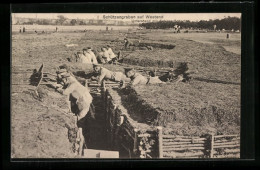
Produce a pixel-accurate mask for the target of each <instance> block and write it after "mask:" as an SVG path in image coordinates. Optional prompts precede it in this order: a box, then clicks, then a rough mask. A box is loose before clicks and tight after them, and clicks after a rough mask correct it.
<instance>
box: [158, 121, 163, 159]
mask: <svg viewBox="0 0 260 170" xmlns="http://www.w3.org/2000/svg"><path fill="white" fill-rule="evenodd" d="M157 138H158V153H159V154H158V156H159V158H163V139H162V127H161V126H158V127H157Z"/></svg>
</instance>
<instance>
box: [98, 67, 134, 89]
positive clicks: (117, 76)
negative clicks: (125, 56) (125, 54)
mask: <svg viewBox="0 0 260 170" xmlns="http://www.w3.org/2000/svg"><path fill="white" fill-rule="evenodd" d="M93 69H94V73H96V74H97V75H98V78H97V82H98V83H99V84H102V82H103V80H104V79H108V80H111V81H115V82H123V81H130V79H129V78H127V77H126V76H125V75H124V74H123V73H122V72H113V71H110V70H108V69H106V68H104V67H101V65H100V64H94V65H93Z"/></svg>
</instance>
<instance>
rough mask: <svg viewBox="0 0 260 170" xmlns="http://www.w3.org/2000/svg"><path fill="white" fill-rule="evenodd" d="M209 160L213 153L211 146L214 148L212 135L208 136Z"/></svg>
mask: <svg viewBox="0 0 260 170" xmlns="http://www.w3.org/2000/svg"><path fill="white" fill-rule="evenodd" d="M209 142H210V143H209V147H210V148H209V158H213V152H214V149H213V146H214V134H210V135H209Z"/></svg>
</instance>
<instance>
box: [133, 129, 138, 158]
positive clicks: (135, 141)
mask: <svg viewBox="0 0 260 170" xmlns="http://www.w3.org/2000/svg"><path fill="white" fill-rule="evenodd" d="M134 132H135V139H134V148H133V152H134V154H135V155H136V154H137V142H138V141H137V133H138V129H134Z"/></svg>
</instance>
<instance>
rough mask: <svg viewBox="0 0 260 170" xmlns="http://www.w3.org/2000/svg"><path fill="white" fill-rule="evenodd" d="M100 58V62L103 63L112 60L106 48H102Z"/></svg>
mask: <svg viewBox="0 0 260 170" xmlns="http://www.w3.org/2000/svg"><path fill="white" fill-rule="evenodd" d="M99 57H100V58H99V60H100V61H102V63H107V62H109V61H110V60H111V59H110V56H109V52H108V50H107V48H106V47H102V48H101V52H100V53H99Z"/></svg>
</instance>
